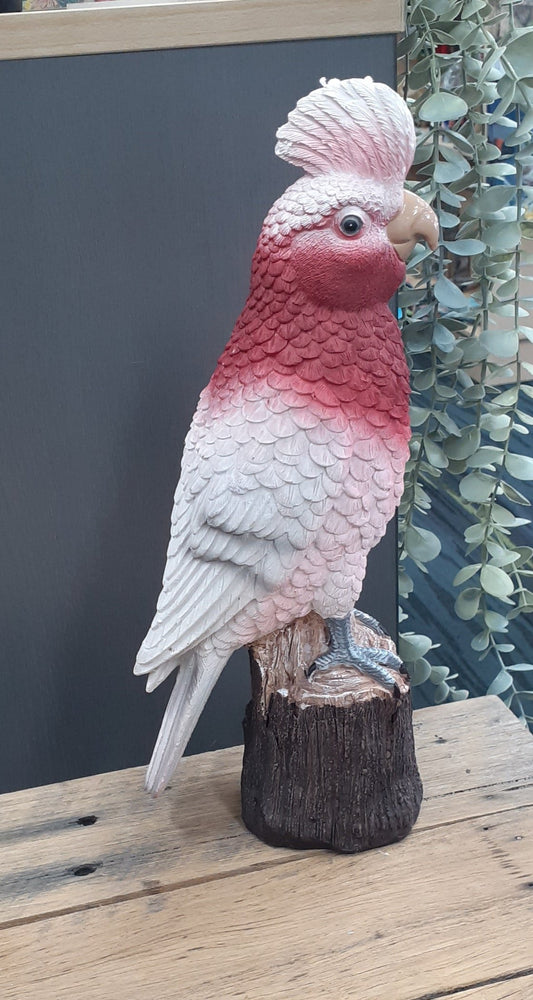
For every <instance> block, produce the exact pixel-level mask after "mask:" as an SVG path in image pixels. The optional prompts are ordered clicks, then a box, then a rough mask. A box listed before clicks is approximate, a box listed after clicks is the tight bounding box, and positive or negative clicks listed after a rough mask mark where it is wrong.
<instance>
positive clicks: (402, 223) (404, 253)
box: [387, 191, 439, 260]
mask: <svg viewBox="0 0 533 1000" xmlns="http://www.w3.org/2000/svg"><path fill="white" fill-rule="evenodd" d="M387 236H388V237H389V240H390V242H391V243H392V245H393V247H394V249H395V250H396V253H397V254H398V257H400V258H401V259H402V260H407V258H408V257H409V255H410V253H411V251H412V250H413V247H414V246H415V244H416V243H417V242H418V240H420V239H423V240H425V241H426V243H427V244H428V246H430V247H431V249H432V250H436V249H437V246H438V242H439V222H438V219H437V216H436V215H435V212H434V211H433V209H432V208H430V206H429V205H427V204H426V202H425V201H423V200H422V198H419V197H418V195H417V194H413V192H412V191H405V192H404V196H403V206H402V208H401V209H400V211H399V212H398V215H395V216H394V219H391V221H390V222H389V224H388V226H387Z"/></svg>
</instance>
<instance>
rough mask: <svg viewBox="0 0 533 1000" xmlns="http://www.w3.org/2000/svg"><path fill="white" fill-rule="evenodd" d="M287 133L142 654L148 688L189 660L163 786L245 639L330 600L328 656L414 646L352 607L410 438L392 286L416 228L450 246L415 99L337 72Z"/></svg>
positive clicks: (178, 502)
mask: <svg viewBox="0 0 533 1000" xmlns="http://www.w3.org/2000/svg"><path fill="white" fill-rule="evenodd" d="M277 140H278V141H277V145H276V153H277V155H278V156H280V157H282V159H284V160H288V161H289V162H290V163H292V164H294V165H295V166H297V167H300V168H303V170H304V171H305V174H304V176H303V177H301V178H300V179H299V180H297V181H296V183H294V184H292V186H291V187H289V188H288V189H287V190H286V191H285V193H284V194H282V195H281V197H280V198H279V199H278V200H277V201H276V202H275V204H274V205H273V206H272V208H271V209H270V211H269V213H268V215H267V217H266V219H265V222H264V224H263V228H262V230H261V234H260V236H259V240H258V243H257V248H256V250H255V253H254V256H253V261H252V273H251V285H250V293H249V297H248V299H247V301H246V304H245V306H244V309H243V311H242V313H241V315H240V317H239V319H238V320H237V323H236V325H235V328H234V330H233V333H232V335H231V339H230V340H229V343H228V344H227V346H226V348H225V350H224V351H223V353H222V355H221V357H220V359H219V361H218V364H217V367H216V369H215V372H214V374H213V376H212V378H211V380H210V382H209V384H208V385H207V387H206V388H205V389H204V390H203V392H202V393H201V395H200V400H199V403H198V408H197V410H196V413H195V414H194V417H193V420H192V425H191V428H190V430H189V433H188V435H187V438H186V441H185V447H184V453H183V459H182V466H181V477H180V480H179V482H178V486H177V489H176V493H175V496H174V508H173V511H172V523H171V536H170V543H169V547H168V552H167V562H166V567H165V571H164V578H163V588H162V591H161V595H160V597H159V600H158V603H157V611H156V614H155V618H154V620H153V622H152V625H151V627H150V629H149V632H148V634H147V636H146V638H145V640H144V642H143V644H142V646H141V648H140V650H139V653H138V656H137V662H136V664H135V668H134V671H135V673H136V674H147V683H146V687H147V690H148V691H152V690H153V689H154V688H155V687H157V685H158V684H160V683H161V682H162V681H163V680H164V679H165V678H166V677H167V676H168V675H169V674H170V673H171V672H173V671H174V670H177V676H176V680H175V685H174V689H173V691H172V694H171V696H170V700H169V703H168V706H167V709H166V712H165V716H164V718H163V722H162V725H161V729H160V732H159V736H158V739H157V743H156V746H155V749H154V752H153V755H152V759H151V762H150V764H149V767H148V772H147V777H146V787H147V789H148V790H149V791H150V792H152V793H154V794H156V793H157V792H159V791H161V789H162V788H164V786H165V785H166V783H167V782H168V780H169V778H170V776H171V774H172V773H173V771H174V769H175V767H176V765H177V763H178V761H179V760H180V758H181V756H182V754H183V752H184V750H185V747H186V745H187V742H188V740H189V738H190V736H191V734H192V731H193V729H194V727H195V725H196V722H197V720H198V717H199V715H200V713H201V711H202V709H203V707H204V705H205V703H206V701H207V698H208V696H209V694H210V692H211V690H212V688H213V686H214V685H215V682H216V681H217V678H218V677H219V675H220V672H221V671H222V669H223V667H224V665H225V664H226V662H227V661H228V659H229V657H230V655H231V654H232V652H233V651H234V650H235V649H237V648H238V647H240V646H244V645H247V644H250V643H252V642H254V641H255V640H257V639H258V638H260V637H262V636H265V635H267V634H269V633H271V632H273V631H275V630H276V629H279V628H282V627H284V626H285V625H287V624H289V623H290V622H292V621H294V620H295V619H297V618H299V617H303V616H304V615H306V614H308V613H309V612H310V611H315V612H317V613H318V614H319V615H321V616H322V617H323V618H324V619H325V620H326V623H327V626H328V632H329V636H330V647H329V650H328V652H327V653H325V654H324V655H323V656H321V657H319V658H318V659H317V660H316V661H315V663H314V664H313V667H312V670H320V669H324V668H326V667H328V666H330V665H332V664H337V663H342V664H349V665H353V667H354V668H356V669H358V670H359V671H362V672H364V673H368V674H370V675H371V677H372V678H374V679H375V680H376V681H378V682H379V683H381V684H384V685H385V686H386V687H389V688H390V687H391V686H392V685H393V684H394V679H393V677H392V674H391V668H393V669H398V668H399V665H400V661H399V659H398V658H397V657H396V656H395V654H394V653H392V652H391V651H387V650H383V649H369V648H366V647H363V646H358V645H356V644H355V641H354V639H353V635H352V632H351V630H350V628H349V619H350V612H351V611H352V609H353V606H354V602H355V601H356V600H357V598H358V596H359V594H360V591H361V587H362V583H363V578H364V575H365V568H366V561H367V555H368V553H369V551H370V550H371V549H372V547H373V546H374V545H376V543H377V542H378V540H379V539H380V538H381V537H382V535H383V534H384V532H385V528H386V525H387V522H388V521H389V520H390V518H391V517H392V516H393V514H394V511H395V509H396V507H397V505H398V502H399V500H400V496H401V493H402V484H403V473H404V467H405V463H406V460H407V457H408V442H409V437H410V429H409V415H408V400H409V378H408V370H407V365H406V361H405V357H404V352H403V347H402V341H401V337H400V332H399V329H398V326H397V323H396V321H395V319H394V317H393V316H392V314H391V312H390V310H389V308H388V305H387V303H388V301H389V299H390V298H391V296H392V295H393V293H394V292H395V291H396V289H397V288H398V286H399V284H400V283H401V281H402V280H403V278H404V275H405V260H406V259H407V257H408V256H409V254H410V252H411V250H412V249H413V247H414V245H415V243H416V242H417V240H418V239H419V238H424V239H426V240H427V242H428V243H429V244H430V246H431V247H432V248H434V247H435V246H436V242H437V234H438V227H437V223H436V218H435V216H434V213H433V211H432V210H431V209H430V208H429V207H428V206H427V204H426V203H425V202H423V201H422V200H421V199H420V198H418V197H417V196H415V195H413V194H411V193H407V192H404V187H403V185H404V180H405V177H406V174H407V171H408V169H409V167H410V165H411V163H412V159H413V154H414V148H415V131H414V127H413V121H412V118H411V115H410V113H409V111H408V109H407V107H406V105H405V103H404V102H403V101H402V99H401V98H400V97H399V96H398V95H397V94H396V93H395V92H394V91H393V90H391V89H390V88H389V87H387V86H385V85H384V84H381V83H374V82H373V81H372V79H371V78H370V77H367V78H365V79H354V80H330V81H329V82H326V81H321V86H320V88H319V89H317V90H314V91H313V92H312V93H310V94H309V95H308V96H307V97H304V98H303V99H302V100H300V101H298V104H297V106H296V108H295V109H294V110H293V111H292V112H291V113H290V114H289V116H288V121H287V122H286V124H285V125H283V126H282V127H281V128H280V129H279V130H278V133H277ZM364 621H365V623H366V624H367V625H370V626H371V627H375V628H376V629H377V628H378V627H379V626H378V624H377V623H375V622H374V620H373V619H370V618H367V617H366V616H364Z"/></svg>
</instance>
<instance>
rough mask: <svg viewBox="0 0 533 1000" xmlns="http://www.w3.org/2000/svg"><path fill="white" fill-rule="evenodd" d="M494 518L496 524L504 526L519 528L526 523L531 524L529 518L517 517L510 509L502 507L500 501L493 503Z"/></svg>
mask: <svg viewBox="0 0 533 1000" xmlns="http://www.w3.org/2000/svg"><path fill="white" fill-rule="evenodd" d="M492 520H493V521H494V522H495V524H500V525H501V526H502V528H519V527H521V526H522V525H524V524H529V523H530V522H529V521H528V519H527V518H524V517H515V515H514V514H512V513H511V511H510V510H507V508H506V507H502V506H501V505H500V504H499V503H493V505H492Z"/></svg>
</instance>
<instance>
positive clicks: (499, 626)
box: [485, 611, 509, 632]
mask: <svg viewBox="0 0 533 1000" xmlns="http://www.w3.org/2000/svg"><path fill="white" fill-rule="evenodd" d="M485 624H486V626H487V628H489V629H490V630H491V632H507V629H508V628H509V621H508V619H507V618H505V617H504V615H500V614H498V612H497V611H485Z"/></svg>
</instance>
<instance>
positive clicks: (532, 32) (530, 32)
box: [505, 28, 533, 80]
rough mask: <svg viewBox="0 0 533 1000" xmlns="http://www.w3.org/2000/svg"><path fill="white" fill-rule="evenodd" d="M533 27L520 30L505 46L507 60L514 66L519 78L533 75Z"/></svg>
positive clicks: (522, 78)
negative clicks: (532, 54) (532, 55)
mask: <svg viewBox="0 0 533 1000" xmlns="http://www.w3.org/2000/svg"><path fill="white" fill-rule="evenodd" d="M532 52H533V28H524V29H523V30H522V31H518V32H517V33H516V35H515V37H514V38H512V39H511V40H510V41H509V42H508V43H507V45H506V47H505V60H506V62H508V63H510V64H511V66H512V67H513V70H514V72H515V73H516V75H517V77H518V79H519V80H524V79H528V78H529V77H531V76H533V60H532V57H531V53H532Z"/></svg>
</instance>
